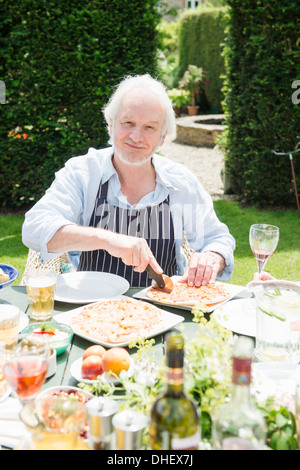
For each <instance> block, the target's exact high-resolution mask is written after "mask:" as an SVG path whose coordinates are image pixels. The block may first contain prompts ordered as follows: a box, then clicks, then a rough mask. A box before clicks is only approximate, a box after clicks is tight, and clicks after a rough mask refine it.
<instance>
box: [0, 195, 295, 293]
mask: <svg viewBox="0 0 300 470" xmlns="http://www.w3.org/2000/svg"><path fill="white" fill-rule="evenodd" d="M214 205H215V210H216V212H217V214H218V216H219V218H220V220H221V221H222V222H224V223H225V224H227V225H228V227H229V230H230V232H231V233H232V235H233V236H234V238H235V240H236V251H235V268H234V272H233V276H232V279H231V283H233V284H239V285H246V284H247V283H248V282H249V281H251V280H252V278H253V273H254V272H255V271H256V270H257V269H256V262H255V259H254V257H253V255H252V252H251V250H250V247H249V228H250V225H251V224H254V223H269V224H273V225H277V226H278V227H279V228H280V239H279V244H278V247H277V249H276V251H275V253H274V254H273V255H272V257H271V258H270V260H269V261H268V264H267V271H269V272H270V273H272V274H273V275H274V276H275V277H277V278H281V279H288V280H296V279H300V222H299V220H298V215H297V211H296V210H281V211H258V210H257V209H256V208H254V207H250V208H249V207H247V208H243V209H242V208H240V207H239V205H238V203H237V202H233V201H225V200H220V201H215V204H214ZM23 220H24V216H22V215H0V262H1V263H7V264H12V265H13V266H15V267H16V268H18V269H19V271H20V276H19V278H18V279H17V281H16V282H15V284H19V282H20V280H21V278H22V274H23V271H24V268H25V264H26V258H27V252H28V249H27V248H26V247H25V246H24V245H23V244H22V238H21V230H22V223H23Z"/></svg>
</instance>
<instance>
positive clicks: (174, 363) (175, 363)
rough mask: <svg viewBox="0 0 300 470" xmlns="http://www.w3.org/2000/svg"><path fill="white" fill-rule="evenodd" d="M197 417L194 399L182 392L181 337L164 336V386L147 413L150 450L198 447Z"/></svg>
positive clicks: (182, 347)
mask: <svg viewBox="0 0 300 470" xmlns="http://www.w3.org/2000/svg"><path fill="white" fill-rule="evenodd" d="M199 442H200V433H199V417H198V412H197V408H196V406H195V404H194V402H193V401H192V400H191V399H189V398H188V397H187V396H186V395H185V393H184V340H183V336H182V335H181V334H180V333H177V332H172V333H170V334H169V335H168V337H167V345H166V369H165V390H164V393H163V394H162V395H161V396H160V397H158V398H157V400H156V401H155V403H154V405H153V407H152V410H151V414H150V427H149V444H150V448H151V449H152V450H181V449H197V448H198V446H199Z"/></svg>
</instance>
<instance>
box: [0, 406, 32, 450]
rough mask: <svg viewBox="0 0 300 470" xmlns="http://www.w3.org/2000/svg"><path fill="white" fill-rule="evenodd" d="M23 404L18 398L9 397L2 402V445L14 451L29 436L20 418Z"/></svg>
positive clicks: (0, 436) (0, 426)
mask: <svg viewBox="0 0 300 470" xmlns="http://www.w3.org/2000/svg"><path fill="white" fill-rule="evenodd" d="M21 407H22V405H21V403H20V401H19V400H18V399H17V398H12V397H7V398H5V399H4V400H3V401H1V402H0V445H1V446H4V447H8V448H10V449H13V448H14V447H16V445H17V444H18V443H19V442H20V440H21V439H23V438H24V437H25V436H26V435H27V430H26V427H25V425H24V424H23V423H22V421H21V420H20V418H19V413H20V411H21Z"/></svg>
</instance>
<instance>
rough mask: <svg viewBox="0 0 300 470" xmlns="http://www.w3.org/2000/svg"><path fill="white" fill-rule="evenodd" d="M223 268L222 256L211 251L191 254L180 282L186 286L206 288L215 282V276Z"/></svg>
mask: <svg viewBox="0 0 300 470" xmlns="http://www.w3.org/2000/svg"><path fill="white" fill-rule="evenodd" d="M224 268H225V260H224V258H223V256H222V255H220V254H219V253H215V252H212V251H206V252H204V253H193V254H192V256H191V259H190V262H189V266H188V269H187V270H186V272H185V274H184V275H183V277H182V278H181V280H180V282H187V284H188V286H196V287H199V286H206V285H207V284H209V283H210V282H214V281H215V280H216V277H217V274H218V273H219V272H220V271H222V270H223V269H224Z"/></svg>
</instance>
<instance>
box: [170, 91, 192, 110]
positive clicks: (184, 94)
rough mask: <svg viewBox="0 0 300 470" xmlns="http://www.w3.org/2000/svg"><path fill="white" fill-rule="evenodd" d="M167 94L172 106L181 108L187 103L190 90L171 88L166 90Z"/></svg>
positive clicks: (189, 97)
mask: <svg viewBox="0 0 300 470" xmlns="http://www.w3.org/2000/svg"><path fill="white" fill-rule="evenodd" d="M168 96H169V98H170V100H171V101H172V104H173V107H174V108H182V107H183V106H185V105H186V104H188V103H189V101H190V99H191V95H190V92H189V91H188V90H184V89H180V88H172V89H171V90H168Z"/></svg>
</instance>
